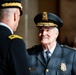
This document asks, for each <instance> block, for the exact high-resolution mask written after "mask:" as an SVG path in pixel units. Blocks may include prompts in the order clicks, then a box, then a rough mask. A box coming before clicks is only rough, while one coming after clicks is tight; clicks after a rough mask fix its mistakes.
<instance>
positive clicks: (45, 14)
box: [42, 12, 48, 21]
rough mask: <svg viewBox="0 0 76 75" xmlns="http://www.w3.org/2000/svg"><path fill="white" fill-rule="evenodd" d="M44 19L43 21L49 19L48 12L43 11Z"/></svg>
mask: <svg viewBox="0 0 76 75" xmlns="http://www.w3.org/2000/svg"><path fill="white" fill-rule="evenodd" d="M42 20H43V21H48V16H47V12H43V13H42Z"/></svg>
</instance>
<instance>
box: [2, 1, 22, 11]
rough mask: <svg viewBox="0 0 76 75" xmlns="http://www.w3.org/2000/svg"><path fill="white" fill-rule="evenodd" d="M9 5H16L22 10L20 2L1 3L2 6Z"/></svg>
mask: <svg viewBox="0 0 76 75" xmlns="http://www.w3.org/2000/svg"><path fill="white" fill-rule="evenodd" d="M9 6H18V7H20V8H21V10H22V5H21V3H18V2H13V3H12V2H10V3H3V4H2V7H9Z"/></svg>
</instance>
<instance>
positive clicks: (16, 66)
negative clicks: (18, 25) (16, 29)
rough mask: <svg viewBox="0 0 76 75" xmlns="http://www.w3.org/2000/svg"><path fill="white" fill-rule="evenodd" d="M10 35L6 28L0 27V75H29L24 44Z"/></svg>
mask: <svg viewBox="0 0 76 75" xmlns="http://www.w3.org/2000/svg"><path fill="white" fill-rule="evenodd" d="M11 35H12V34H11V32H10V30H9V29H8V28H6V27H4V26H1V25H0V75H29V74H28V70H27V60H26V59H27V58H26V52H25V50H26V47H25V44H24V42H23V40H22V39H21V38H19V37H14V36H11ZM9 36H11V38H9ZM12 37H13V38H12Z"/></svg>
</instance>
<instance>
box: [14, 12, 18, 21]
mask: <svg viewBox="0 0 76 75" xmlns="http://www.w3.org/2000/svg"><path fill="white" fill-rule="evenodd" d="M16 20H17V13H16V12H15V13H14V21H16Z"/></svg>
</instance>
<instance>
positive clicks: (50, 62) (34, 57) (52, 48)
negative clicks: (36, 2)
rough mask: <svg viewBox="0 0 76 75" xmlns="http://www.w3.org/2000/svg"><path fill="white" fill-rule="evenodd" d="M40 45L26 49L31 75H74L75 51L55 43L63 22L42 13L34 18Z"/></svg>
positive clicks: (54, 16) (53, 15)
mask: <svg viewBox="0 0 76 75" xmlns="http://www.w3.org/2000/svg"><path fill="white" fill-rule="evenodd" d="M34 22H35V24H36V27H38V29H39V39H40V44H39V45H35V46H33V47H31V48H28V49H27V56H28V61H29V71H30V74H31V75H76V50H74V49H73V48H70V47H68V46H66V45H61V44H59V43H58V41H57V37H58V35H59V29H60V28H61V27H62V26H63V21H62V20H61V19H60V18H59V17H58V16H57V15H55V14H53V13H50V12H42V13H39V14H37V15H36V16H35V17H34Z"/></svg>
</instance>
